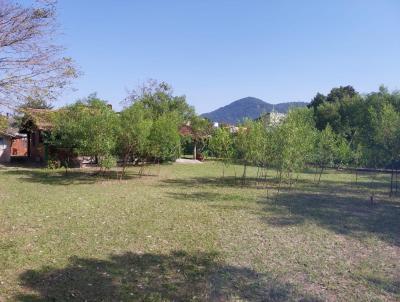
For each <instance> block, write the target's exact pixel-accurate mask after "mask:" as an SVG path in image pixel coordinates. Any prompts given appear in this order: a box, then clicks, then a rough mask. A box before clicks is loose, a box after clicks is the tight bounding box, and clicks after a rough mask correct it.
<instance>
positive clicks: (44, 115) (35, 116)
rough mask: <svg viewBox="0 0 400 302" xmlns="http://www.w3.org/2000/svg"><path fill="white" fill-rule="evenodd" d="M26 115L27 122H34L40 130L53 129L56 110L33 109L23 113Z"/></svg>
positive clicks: (27, 109)
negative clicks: (53, 117)
mask: <svg viewBox="0 0 400 302" xmlns="http://www.w3.org/2000/svg"><path fill="white" fill-rule="evenodd" d="M23 112H24V113H25V115H26V121H25V123H26V122H28V121H30V122H32V123H33V124H34V125H35V126H36V128H38V129H39V130H50V129H51V128H52V127H53V122H52V115H53V114H54V112H55V111H54V110H51V109H33V108H26V109H24V111H23Z"/></svg>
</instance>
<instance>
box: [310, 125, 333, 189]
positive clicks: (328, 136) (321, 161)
mask: <svg viewBox="0 0 400 302" xmlns="http://www.w3.org/2000/svg"><path fill="white" fill-rule="evenodd" d="M336 153H337V141H336V134H335V133H334V132H333V130H332V127H331V126H330V125H329V124H328V125H327V126H326V127H325V129H324V130H322V131H320V132H318V135H317V139H316V142H315V148H314V162H315V164H316V167H319V169H320V172H319V177H318V184H319V183H320V181H321V175H322V173H323V171H324V169H325V168H326V167H330V166H332V165H333V164H334V161H335V154H336ZM316 175H317V169H316V172H315V176H316ZM314 178H315V177H314Z"/></svg>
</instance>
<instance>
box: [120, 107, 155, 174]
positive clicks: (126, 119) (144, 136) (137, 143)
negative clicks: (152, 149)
mask: <svg viewBox="0 0 400 302" xmlns="http://www.w3.org/2000/svg"><path fill="white" fill-rule="evenodd" d="M152 125H153V120H152V119H151V114H150V112H149V111H148V110H146V109H145V107H144V105H143V104H142V103H140V102H139V103H134V104H132V105H131V106H129V107H128V108H126V109H124V110H123V111H122V112H121V113H120V116H119V128H118V137H117V140H118V141H117V147H118V148H117V149H118V154H119V155H120V156H122V158H123V166H122V172H121V178H122V177H123V176H124V174H125V169H126V165H127V162H128V160H129V157H131V158H132V159H133V160H134V159H138V160H140V159H143V158H145V157H146V156H147V155H148V153H149V145H150V140H149V137H150V131H151V127H152Z"/></svg>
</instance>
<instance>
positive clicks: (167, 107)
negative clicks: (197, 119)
mask: <svg viewBox="0 0 400 302" xmlns="http://www.w3.org/2000/svg"><path fill="white" fill-rule="evenodd" d="M126 100H127V102H128V103H129V104H132V103H136V102H141V103H143V105H144V107H145V108H146V109H149V110H150V111H151V113H152V116H153V119H157V118H159V117H160V116H162V115H164V114H167V113H169V112H176V113H177V117H178V118H179V119H180V122H181V123H183V122H186V121H189V120H191V118H192V117H193V116H194V115H195V111H194V108H193V107H192V106H189V105H188V103H187V102H186V97H185V96H174V95H173V90H172V88H171V86H170V85H169V84H167V83H165V82H158V81H156V80H149V81H148V82H146V83H144V84H143V85H142V86H141V87H139V88H138V89H136V90H133V91H131V92H129V95H128V97H127V99H126Z"/></svg>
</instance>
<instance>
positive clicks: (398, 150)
mask: <svg viewBox="0 0 400 302" xmlns="http://www.w3.org/2000/svg"><path fill="white" fill-rule="evenodd" d="M373 123H374V129H375V131H374V140H375V143H376V144H377V145H379V146H380V151H381V152H380V155H381V158H385V159H386V162H388V163H390V166H391V167H392V177H391V186H390V187H391V189H390V192H391V193H393V167H394V165H395V163H396V162H397V161H398V160H399V159H400V113H399V112H396V110H395V109H394V107H393V105H391V104H384V106H383V110H382V113H381V115H380V116H376V117H375V119H374V121H373Z"/></svg>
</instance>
